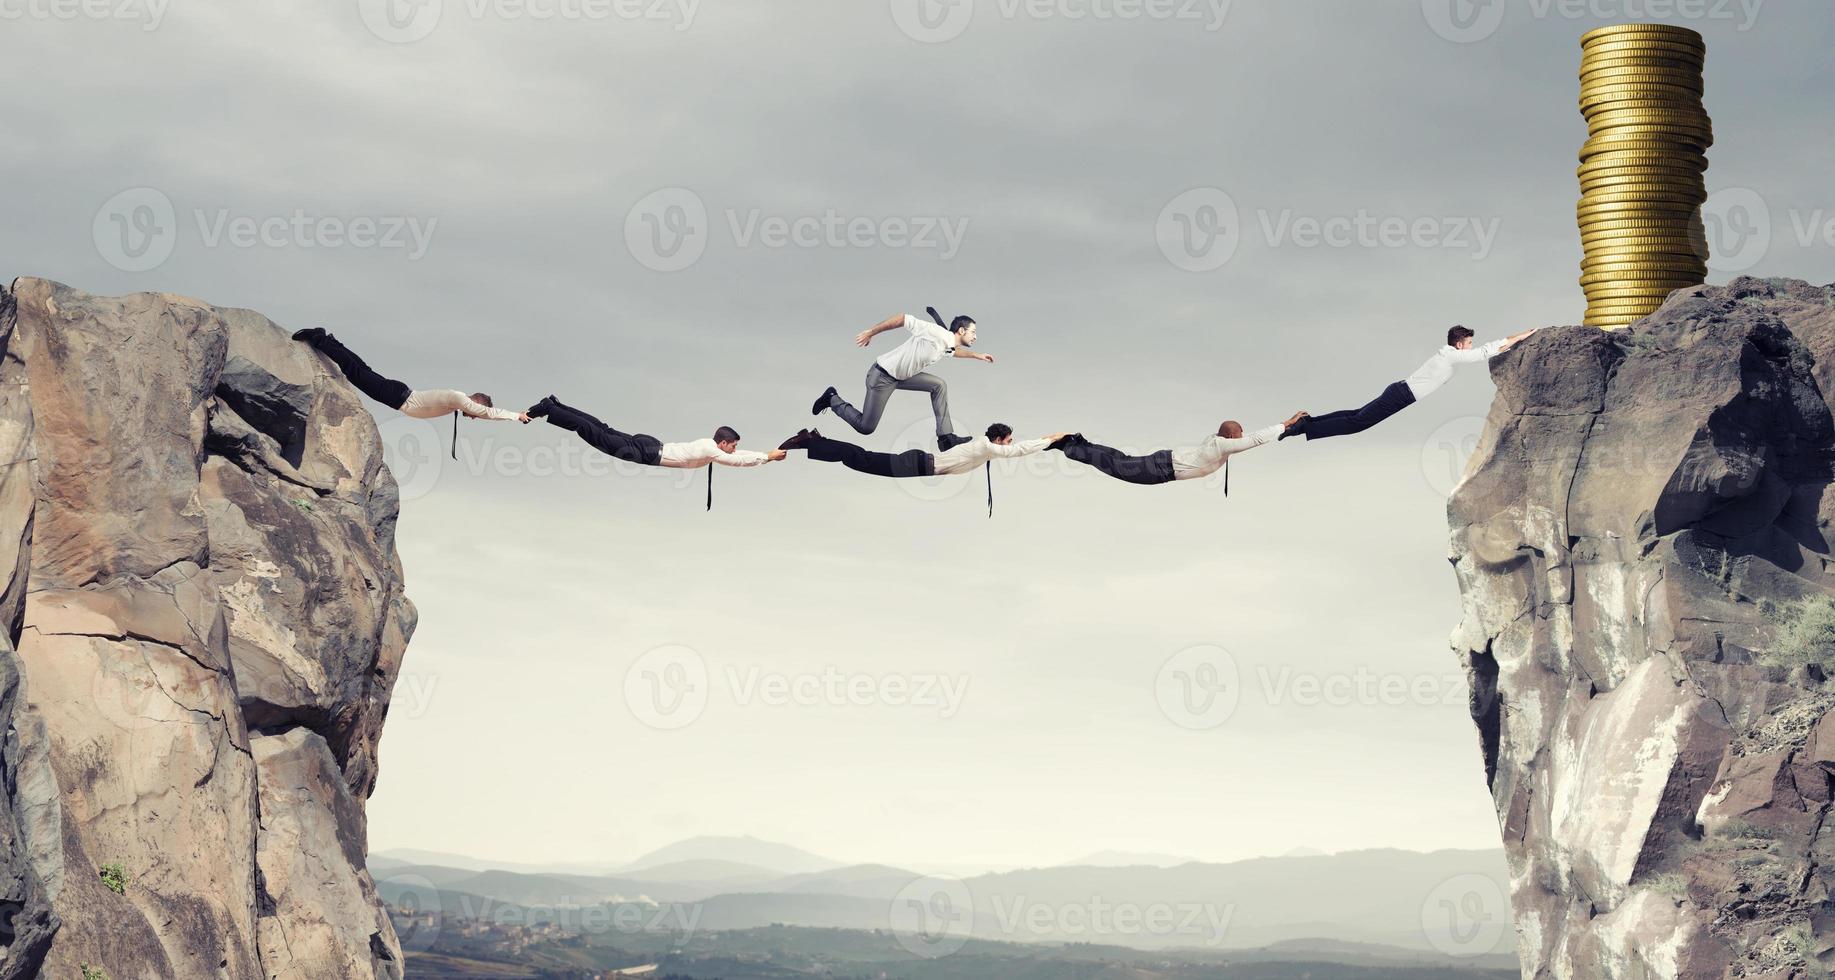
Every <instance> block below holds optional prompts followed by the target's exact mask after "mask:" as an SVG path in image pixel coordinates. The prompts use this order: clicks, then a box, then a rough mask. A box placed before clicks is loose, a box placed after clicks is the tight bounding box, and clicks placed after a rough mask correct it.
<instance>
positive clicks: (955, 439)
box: [937, 432, 973, 452]
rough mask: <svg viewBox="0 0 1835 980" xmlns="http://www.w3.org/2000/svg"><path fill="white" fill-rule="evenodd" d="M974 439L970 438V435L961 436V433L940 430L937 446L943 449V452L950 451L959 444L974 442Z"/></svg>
mask: <svg viewBox="0 0 1835 980" xmlns="http://www.w3.org/2000/svg"><path fill="white" fill-rule="evenodd" d="M972 441H973V440H972V439H970V438H969V437H968V436H959V435H956V434H955V433H954V432H940V433H938V434H937V448H938V449H940V450H942V451H943V452H949V451H950V450H951V449H954V448H956V447H957V446H960V445H962V444H963V443H965V442H972Z"/></svg>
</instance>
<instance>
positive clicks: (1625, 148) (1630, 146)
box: [1580, 133, 1703, 159]
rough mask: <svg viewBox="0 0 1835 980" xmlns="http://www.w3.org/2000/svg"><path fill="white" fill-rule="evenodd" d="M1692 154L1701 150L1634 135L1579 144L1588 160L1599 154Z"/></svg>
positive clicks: (1629, 134) (1665, 140)
mask: <svg viewBox="0 0 1835 980" xmlns="http://www.w3.org/2000/svg"><path fill="white" fill-rule="evenodd" d="M1665 151H1670V152H1684V153H1687V152H1693V153H1696V154H1699V153H1701V152H1703V150H1702V149H1697V148H1694V147H1685V146H1682V145H1679V141H1677V140H1675V139H1671V138H1667V137H1659V136H1639V135H1638V134H1636V133H1623V134H1619V135H1614V136H1607V137H1599V136H1594V137H1591V138H1589V139H1588V140H1587V141H1586V142H1585V143H1582V144H1580V152H1581V153H1582V154H1584V155H1585V156H1586V157H1587V158H1588V159H1592V158H1593V157H1596V156H1598V155H1600V154H1601V153H1662V152H1665Z"/></svg>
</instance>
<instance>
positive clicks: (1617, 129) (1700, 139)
mask: <svg viewBox="0 0 1835 980" xmlns="http://www.w3.org/2000/svg"><path fill="white" fill-rule="evenodd" d="M1593 138H1594V139H1600V140H1616V139H1662V140H1668V141H1669V142H1671V143H1673V144H1675V145H1677V146H1689V147H1694V148H1696V149H1700V150H1706V149H1707V148H1708V147H1711V146H1713V145H1714V134H1713V133H1709V132H1705V131H1703V130H1699V129H1684V128H1682V127H1680V126H1645V125H1636V126H1614V127H1612V128H1610V129H1595V130H1593Z"/></svg>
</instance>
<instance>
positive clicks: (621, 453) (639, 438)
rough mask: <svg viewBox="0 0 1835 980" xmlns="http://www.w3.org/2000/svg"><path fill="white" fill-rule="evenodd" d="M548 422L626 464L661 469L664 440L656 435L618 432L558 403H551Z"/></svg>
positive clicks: (583, 413) (575, 409) (589, 416)
mask: <svg viewBox="0 0 1835 980" xmlns="http://www.w3.org/2000/svg"><path fill="white" fill-rule="evenodd" d="M549 406H550V407H549V409H548V421H549V423H550V424H553V425H558V426H560V427H561V428H563V429H566V430H567V431H569V432H572V433H575V434H577V435H578V436H579V437H580V438H582V439H584V440H586V444H587V445H589V446H591V447H593V448H594V449H597V450H599V451H600V452H602V453H604V454H606V455H607V456H611V457H614V458H616V459H622V460H624V461H625V462H627V463H641V464H643V465H644V466H660V465H662V458H663V441H662V440H661V439H658V438H656V437H655V436H646V435H643V434H642V433H639V434H636V435H632V434H630V433H626V432H619V431H618V430H617V429H614V428H612V427H611V426H609V425H606V424H605V423H604V422H601V421H599V420H598V419H596V418H593V417H592V416H591V415H588V414H586V413H585V412H582V411H580V410H579V409H577V408H569V407H568V406H566V405H563V404H561V403H560V402H558V401H557V402H550V403H549Z"/></svg>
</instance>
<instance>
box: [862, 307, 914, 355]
mask: <svg viewBox="0 0 1835 980" xmlns="http://www.w3.org/2000/svg"><path fill="white" fill-rule="evenodd" d="M904 325H905V314H903V313H897V314H894V315H892V316H889V317H886V318H885V319H884V320H882V321H881V322H880V323H878V324H877V325H875V326H871V327H868V328H867V329H865V330H862V331H860V333H858V334H856V335H855V336H854V343H856V344H859V345H860V346H862V347H866V346H869V345H871V344H872V343H873V338H874V337H877V336H879V335H880V334H882V333H885V332H886V331H888V330H897V329H898V328H900V327H902V326H904Z"/></svg>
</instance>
